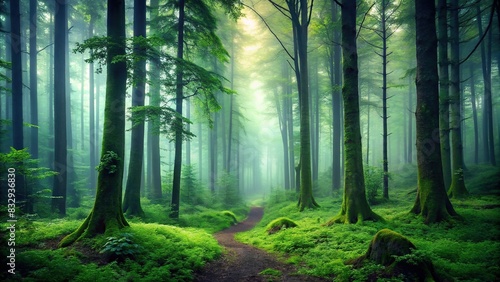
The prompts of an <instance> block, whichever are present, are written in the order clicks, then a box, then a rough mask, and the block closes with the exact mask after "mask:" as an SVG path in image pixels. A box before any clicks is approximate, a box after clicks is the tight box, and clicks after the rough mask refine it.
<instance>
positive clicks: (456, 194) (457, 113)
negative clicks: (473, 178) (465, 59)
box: [448, 0, 468, 198]
mask: <svg viewBox="0 0 500 282" xmlns="http://www.w3.org/2000/svg"><path fill="white" fill-rule="evenodd" d="M458 13H459V7H458V0H451V4H450V19H451V23H450V46H451V48H450V50H451V52H450V53H451V76H450V78H451V80H450V85H451V87H450V106H451V139H452V142H451V149H452V171H453V174H452V179H451V186H450V187H449V190H448V194H449V196H450V197H452V198H460V197H463V196H465V195H467V194H468V191H467V189H466V188H465V182H464V168H463V163H464V160H463V145H462V133H461V124H462V120H461V109H460V108H461V99H460V64H459V61H460V36H459V20H458Z"/></svg>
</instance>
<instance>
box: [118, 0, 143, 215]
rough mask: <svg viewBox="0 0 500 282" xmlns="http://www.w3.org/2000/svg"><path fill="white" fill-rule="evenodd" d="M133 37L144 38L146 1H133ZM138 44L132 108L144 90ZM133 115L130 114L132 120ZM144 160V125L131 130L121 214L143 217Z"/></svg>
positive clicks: (139, 104)
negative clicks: (142, 182) (142, 186)
mask: <svg viewBox="0 0 500 282" xmlns="http://www.w3.org/2000/svg"><path fill="white" fill-rule="evenodd" d="M134 37H135V38H139V37H143V38H145V37H146V0H135V1H134ZM144 53H145V50H144V47H143V46H140V44H135V46H134V54H135V55H136V56H138V57H139V60H137V61H135V62H134V81H135V87H134V89H133V93H132V107H137V106H144V92H145V90H146V61H145V59H140V58H141V57H142V58H143V56H144V55H145V54H144ZM133 117H134V113H132V119H133ZM143 160H144V123H143V122H141V123H140V124H138V125H136V126H135V127H134V128H132V136H131V145H130V161H129V167H128V177H127V186H126V188H125V198H124V199H123V212H125V213H127V214H128V215H133V216H140V217H142V216H144V211H143V210H142V207H141V180H142V166H143V163H142V162H143Z"/></svg>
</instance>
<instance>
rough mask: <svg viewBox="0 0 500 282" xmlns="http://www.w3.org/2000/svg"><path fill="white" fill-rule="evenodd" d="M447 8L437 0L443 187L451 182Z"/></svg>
mask: <svg viewBox="0 0 500 282" xmlns="http://www.w3.org/2000/svg"><path fill="white" fill-rule="evenodd" d="M447 12H448V8H447V1H446V0H439V1H438V8H437V14H438V35H439V38H438V48H439V53H438V54H439V135H440V139H441V161H442V163H443V164H442V166H443V179H444V187H446V189H448V188H449V187H450V184H451V155H450V110H449V108H450V94H449V93H450V79H449V74H448V73H449V72H448V66H449V61H448V16H447Z"/></svg>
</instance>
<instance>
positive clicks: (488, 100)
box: [484, 29, 497, 166]
mask: <svg viewBox="0 0 500 282" xmlns="http://www.w3.org/2000/svg"><path fill="white" fill-rule="evenodd" d="M488 32H489V34H488V41H487V42H488V45H487V52H486V63H487V68H488V80H489V81H488V83H487V84H486V83H485V85H484V87H485V88H486V87H488V88H489V89H488V90H487V91H485V97H484V98H485V99H484V101H485V106H486V107H485V112H486V115H487V119H488V121H487V124H488V130H487V131H488V151H489V155H490V163H491V164H492V165H494V166H496V165H497V162H496V156H495V141H494V138H493V98H492V96H491V92H492V88H491V47H492V46H491V45H492V43H493V42H492V39H493V32H492V30H491V29H490V30H489V31H488Z"/></svg>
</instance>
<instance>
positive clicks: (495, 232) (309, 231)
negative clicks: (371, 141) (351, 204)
mask: <svg viewBox="0 0 500 282" xmlns="http://www.w3.org/2000/svg"><path fill="white" fill-rule="evenodd" d="M470 170H473V171H476V172H475V173H474V174H475V175H474V177H469V179H470V180H468V181H467V184H468V186H469V187H470V191H471V195H470V196H469V197H468V198H465V199H461V200H453V204H454V205H455V207H456V210H457V212H458V213H459V214H460V216H461V219H458V220H454V221H451V222H444V223H440V224H430V225H426V224H424V223H423V220H422V219H421V218H420V217H418V216H415V215H412V214H409V210H410V209H411V206H412V204H413V201H414V199H415V190H416V185H414V184H411V183H414V179H415V178H414V177H413V178H412V179H413V181H408V178H407V177H408V176H407V175H405V171H401V175H403V176H405V177H400V176H398V175H397V173H395V174H396V175H394V177H393V179H394V184H393V187H394V188H393V189H391V198H390V200H387V201H380V204H378V205H374V206H372V208H373V210H374V211H375V212H376V213H377V214H380V215H381V216H383V217H384V219H385V222H363V223H359V224H333V225H331V226H325V223H326V222H328V221H329V220H330V219H331V218H332V217H333V216H334V215H336V214H338V212H339V209H340V204H341V201H342V199H341V197H335V198H331V197H330V198H326V197H323V198H318V199H317V200H318V203H319V204H320V206H321V207H320V208H317V209H314V210H305V211H303V212H298V211H297V207H296V203H295V201H287V200H286V197H276V195H274V197H273V198H271V199H270V201H269V202H268V204H267V205H266V209H265V214H264V217H263V219H262V221H261V222H260V223H259V224H258V225H257V227H256V228H254V229H253V230H250V231H247V232H245V233H240V234H238V235H237V236H236V238H237V239H238V240H240V241H241V242H244V243H249V244H252V245H255V246H257V247H259V248H262V249H265V250H268V251H270V252H273V253H276V254H278V255H280V256H282V257H283V258H284V259H285V260H287V261H288V262H289V263H293V264H297V265H298V266H299V267H301V268H300V269H301V270H300V271H301V272H302V273H307V274H310V275H315V276H322V277H329V278H334V279H335V281H351V280H356V281H366V280H370V279H373V278H374V277H375V276H374V274H376V273H382V272H383V271H384V269H383V267H382V266H380V265H376V264H370V263H368V264H365V265H363V267H361V268H353V267H352V266H351V265H346V264H345V262H346V261H349V260H353V259H356V258H358V257H360V256H362V255H364V254H365V253H366V250H367V248H368V246H369V244H370V241H371V240H372V238H373V236H374V235H375V234H376V233H377V232H378V231H379V230H381V229H384V228H388V229H390V230H393V231H395V232H398V233H400V234H402V235H404V236H405V237H406V238H408V239H409V240H410V241H411V242H412V243H413V244H414V245H415V246H416V248H417V251H415V252H413V253H412V254H410V255H408V257H407V258H406V259H413V260H415V261H417V260H421V259H430V260H431V261H432V262H433V263H434V266H435V268H436V271H437V272H438V274H439V275H440V277H443V278H448V279H453V280H456V281H497V280H498V279H499V278H500V267H499V266H498V265H499V263H500V229H499V226H500V205H498V203H499V201H500V195H498V194H497V191H494V190H491V189H487V188H486V187H498V183H500V174H499V170H498V168H492V167H486V168H485V167H482V168H476V167H471V168H470ZM479 170H481V172H478V171H479ZM410 177H411V176H410ZM277 199H279V200H277ZM283 216H286V217H288V218H290V219H291V220H293V221H294V222H296V223H297V225H298V226H297V227H295V228H287V229H281V230H280V231H279V232H275V233H274V234H269V233H268V232H267V226H268V224H269V223H270V222H272V221H273V220H275V219H276V218H279V217H283ZM392 279H394V280H396V281H399V280H404V279H403V278H402V277H399V278H398V277H395V278H392Z"/></svg>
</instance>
